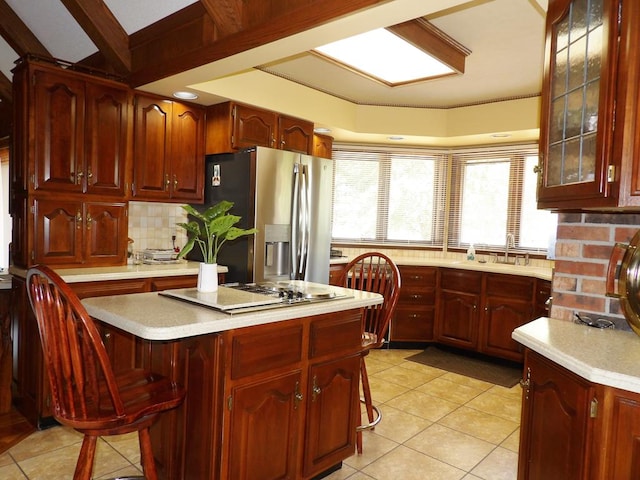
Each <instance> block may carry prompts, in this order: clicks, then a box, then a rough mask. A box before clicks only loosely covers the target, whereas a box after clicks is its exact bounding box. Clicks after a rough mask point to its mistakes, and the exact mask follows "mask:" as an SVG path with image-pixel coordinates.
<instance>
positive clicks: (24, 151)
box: [12, 61, 131, 197]
mask: <svg viewBox="0 0 640 480" xmlns="http://www.w3.org/2000/svg"><path fill="white" fill-rule="evenodd" d="M129 92H130V91H129V88H128V87H127V86H126V85H124V84H120V83H117V82H112V81H108V80H103V79H99V78H94V77H90V76H88V75H83V74H80V73H77V72H68V71H65V70H64V69H62V68H60V67H57V66H53V65H47V64H42V63H34V62H28V61H25V62H23V63H21V64H20V65H19V66H18V67H17V69H16V72H15V76H14V93H15V94H16V96H15V99H16V102H15V103H16V105H17V107H16V113H15V117H16V124H17V128H15V132H16V139H15V142H14V146H15V154H16V155H15V156H14V157H15V162H16V163H17V165H16V168H15V171H16V174H15V176H14V178H13V179H12V180H13V181H14V187H15V188H17V189H19V190H25V191H29V192H36V191H38V192H46V191H55V192H69V193H93V194H99V195H112V196H118V197H124V195H125V181H126V166H127V164H128V162H127V157H128V155H129V152H130V143H129V142H130V134H129V132H130V129H129V125H130V103H131V102H130V93H129Z"/></svg>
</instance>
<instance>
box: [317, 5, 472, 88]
mask: <svg viewBox="0 0 640 480" xmlns="http://www.w3.org/2000/svg"><path fill="white" fill-rule="evenodd" d="M312 52H313V53H315V54H317V55H319V56H321V57H323V58H325V59H327V60H329V61H332V62H334V63H337V64H338V65H340V66H342V67H344V68H347V69H350V70H352V71H354V72H356V73H360V74H362V75H364V76H366V77H369V78H371V79H373V80H376V81H379V82H381V83H384V84H386V85H389V86H397V85H405V84H407V83H415V82H418V81H423V80H426V79H430V78H436V77H441V76H445V75H453V74H455V73H463V72H464V63H465V57H466V56H467V55H469V53H471V52H470V51H469V50H467V49H466V48H465V47H463V46H462V45H460V44H458V43H457V42H456V41H455V40H453V39H451V38H450V37H448V36H447V35H446V34H445V33H444V32H441V31H440V30H438V29H437V28H436V27H434V26H433V25H431V24H430V23H429V22H427V21H426V20H424V19H422V18H420V19H416V20H411V21H409V22H404V23H401V24H398V25H393V26H391V27H387V28H379V29H376V30H372V31H370V32H365V33H362V34H359V35H355V36H353V37H349V38H346V39H344V40H339V41H337V42H333V43H330V44H327V45H323V46H320V47H317V48H316V49H314V50H313V51H312Z"/></svg>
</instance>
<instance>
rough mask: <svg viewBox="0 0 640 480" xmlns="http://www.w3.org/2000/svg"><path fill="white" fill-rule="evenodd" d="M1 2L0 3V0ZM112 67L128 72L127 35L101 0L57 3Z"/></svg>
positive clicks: (129, 67)
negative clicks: (77, 24) (69, 14)
mask: <svg viewBox="0 0 640 480" xmlns="http://www.w3.org/2000/svg"><path fill="white" fill-rule="evenodd" d="M0 1H1V0H0ZM61 2H62V3H63V4H64V6H65V7H67V10H69V13H71V15H72V16H73V18H75V19H76V21H77V22H78V23H79V24H80V26H81V27H82V29H83V30H84V31H85V32H86V34H87V35H88V36H89V38H90V39H91V40H92V41H93V43H95V44H96V46H97V47H98V49H99V50H100V51H101V52H102V54H103V55H104V57H105V58H106V60H107V61H108V62H109V63H110V64H111V65H112V66H113V68H114V69H115V70H116V71H117V72H119V73H121V74H126V75H128V74H129V73H130V72H131V52H130V51H129V35H127V32H126V31H125V30H124V28H122V25H120V23H118V20H117V19H116V17H115V16H114V15H113V13H112V12H111V10H109V8H108V7H107V6H106V4H105V3H104V2H103V0H61Z"/></svg>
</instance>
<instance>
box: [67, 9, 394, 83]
mask: <svg viewBox="0 0 640 480" xmlns="http://www.w3.org/2000/svg"><path fill="white" fill-rule="evenodd" d="M66 1H68V0H66ZM386 1H388V0H350V1H348V2H347V1H344V0H316V1H314V2H311V4H312V7H313V8H311V6H310V4H309V2H307V3H305V4H304V5H302V6H297V7H291V9H290V10H287V11H283V12H279V14H278V15H277V16H274V17H269V16H266V17H264V19H263V21H262V23H260V24H257V25H252V26H251V28H250V29H247V30H241V31H238V32H236V33H234V34H231V35H228V36H226V37H224V38H220V39H215V38H214V37H213V36H212V35H211V32H210V31H209V29H207V22H206V21H204V20H201V21H200V22H199V23H198V22H197V21H196V20H197V19H195V18H194V19H193V22H194V24H198V25H199V28H189V29H187V28H183V29H176V28H171V27H169V25H172V22H175V20H172V19H171V17H167V18H166V19H164V20H160V21H159V22H156V23H155V24H153V25H152V26H150V27H147V29H143V30H141V31H140V32H136V33H134V34H132V35H131V39H130V41H131V55H132V71H131V77H130V83H131V85H132V86H133V87H137V86H140V85H144V84H146V83H151V82H154V81H156V80H160V79H162V78H166V77H168V76H171V75H174V74H178V73H180V72H183V71H186V70H189V69H192V68H195V67H199V66H201V65H205V64H207V63H212V62H215V61H216V60H220V59H223V58H226V57H228V56H230V55H235V54H238V53H241V52H244V51H247V50H250V49H252V48H256V47H259V46H261V45H264V44H266V43H270V42H274V41H276V40H281V39H283V38H286V37H288V36H291V35H294V34H296V33H300V32H303V31H305V30H308V29H310V28H313V27H316V26H318V25H322V24H324V23H326V22H329V21H331V20H333V19H336V18H339V17H342V16H344V15H348V14H350V13H353V12H356V11H358V10H362V9H365V8H368V7H372V6H375V5H377V4H380V3H385V2H386ZM292 4H297V5H299V2H292ZM197 8H200V9H202V13H201V15H205V16H206V17H207V18H210V17H209V15H208V13H207V12H206V10H204V8H203V5H202V4H201V3H200V2H197V3H195V4H193V7H191V6H190V7H186V8H185V9H183V10H182V11H181V12H178V13H180V14H185V13H186V12H187V11H189V12H191V13H197V10H196V9H197ZM165 21H166V22H169V23H164V22H165ZM151 32H153V34H152V33H151Z"/></svg>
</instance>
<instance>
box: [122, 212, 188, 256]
mask: <svg viewBox="0 0 640 480" xmlns="http://www.w3.org/2000/svg"><path fill="white" fill-rule="evenodd" d="M186 221H187V214H186V212H185V211H184V210H183V209H182V207H181V205H180V204H175V203H150V202H129V238H131V239H132V240H133V249H134V250H144V249H146V248H172V246H173V245H172V242H171V236H172V235H175V236H176V246H178V247H182V246H183V245H184V244H185V242H186V241H187V236H186V234H185V233H184V230H183V229H182V228H180V227H178V226H177V225H176V223H179V222H186Z"/></svg>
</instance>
